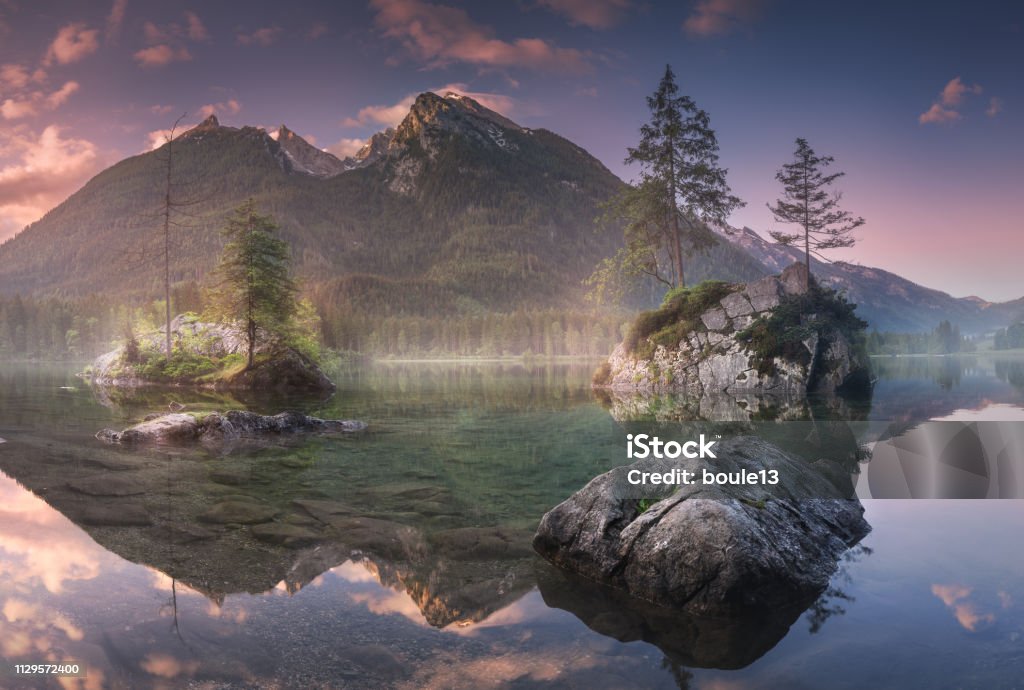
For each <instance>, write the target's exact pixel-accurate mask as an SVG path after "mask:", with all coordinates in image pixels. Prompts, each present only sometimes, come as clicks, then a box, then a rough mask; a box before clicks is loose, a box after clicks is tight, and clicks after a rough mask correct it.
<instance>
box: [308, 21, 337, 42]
mask: <svg viewBox="0 0 1024 690" xmlns="http://www.w3.org/2000/svg"><path fill="white" fill-rule="evenodd" d="M330 31H331V27H329V26H327V24H325V23H323V22H317V23H316V24H314V25H313V26H311V27H309V31H307V32H306V38H308V39H309V40H311V41H315V40H316V39H318V38H321V37H323V36H326V35H327V34H328V33H330Z"/></svg>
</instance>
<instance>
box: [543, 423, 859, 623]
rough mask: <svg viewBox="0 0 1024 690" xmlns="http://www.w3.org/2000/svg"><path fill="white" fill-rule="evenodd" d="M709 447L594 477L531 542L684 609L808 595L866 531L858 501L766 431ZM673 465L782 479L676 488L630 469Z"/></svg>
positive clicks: (743, 610) (745, 608)
mask: <svg viewBox="0 0 1024 690" xmlns="http://www.w3.org/2000/svg"><path fill="white" fill-rule="evenodd" d="M715 451H716V455H717V458H716V459H714V460H710V459H708V460H685V461H669V460H656V459H647V460H640V461H637V462H636V463H634V464H632V465H629V466H626V467H618V468H615V469H613V470H611V471H609V472H606V473H605V474H602V475H600V476H598V477H596V478H595V479H593V480H592V481H591V482H590V483H589V484H587V485H586V486H585V487H584V488H582V489H580V490H579V491H577V492H576V493H575V494H573V495H572V496H571V497H569V498H568V499H567V500H566V501H564V502H563V503H561V504H560V505H558V506H556V507H555V508H553V509H552V510H551V511H549V512H548V513H547V514H546V515H544V517H543V518H542V520H541V522H540V526H539V527H538V529H537V533H536V535H535V537H534V542H533V545H534V549H536V551H537V552H538V553H540V554H541V555H542V556H544V557H545V558H546V559H547V560H549V561H550V562H551V563H553V564H555V565H557V566H560V567H562V568H565V569H567V570H569V571H571V572H574V573H577V574H578V575H582V576H583V577H586V578H588V579H590V580H593V581H595V582H598V583H601V584H604V585H609V586H612V587H615V588H618V589H620V590H624V591H625V592H627V593H629V594H630V595H632V596H634V597H637V598H640V599H643V600H646V601H649V602H652V603H655V604H659V605H664V606H671V607H677V608H682V609H685V610H686V611H688V612H690V613H699V614H705V615H733V614H750V613H752V612H754V613H756V612H758V611H771V610H773V609H780V608H786V607H789V606H792V605H794V603H798V602H801V601H804V600H807V601H810V600H812V599H813V598H814V597H816V596H817V595H818V594H820V593H821V591H822V590H824V589H825V588H826V587H827V585H828V582H829V578H830V577H831V576H832V574H833V573H834V572H835V571H836V568H837V561H838V559H839V557H840V556H841V555H842V554H843V552H845V551H846V550H847V549H848V548H850V547H851V546H853V545H855V544H856V543H857V542H859V541H860V540H861V539H862V538H863V537H864V536H865V535H866V534H867V533H868V532H869V531H870V529H871V528H870V525H868V523H867V522H866V521H865V520H864V518H863V513H864V509H863V507H862V506H861V504H860V502H859V501H858V500H857V499H856V498H851V497H850V494H849V493H846V492H844V491H842V490H840V489H839V488H837V486H836V484H834V483H833V482H834V478H832V479H831V480H830V478H826V477H825V476H824V475H823V474H822V473H821V472H820V471H819V469H817V468H814V467H812V466H811V465H810V464H809V463H807V462H805V461H803V460H800V459H798V458H795V457H793V456H791V455H788V454H786V453H784V452H783V451H781V450H780V449H778V448H777V447H775V446H773V445H771V444H769V443H767V442H765V441H762V440H761V439H758V438H755V437H738V438H734V439H730V440H727V441H723V442H720V443H718V444H717V445H716V446H715ZM819 462H823V463H825V464H829V461H827V460H826V461H819ZM819 467H820V466H819ZM675 468H681V469H687V470H690V471H696V472H697V473H698V475H697V476H701V475H702V472H703V470H704V469H707V470H709V471H712V472H715V473H721V472H730V473H736V472H739V471H744V472H758V471H760V470H769V471H770V470H777V471H778V474H779V479H780V481H779V483H778V484H777V485H774V486H772V485H745V486H735V487H729V488H723V487H720V486H704V485H703V484H702V483H701V482H700V481H698V482H697V483H696V484H693V485H682V486H680V487H679V488H678V489H674V488H673V487H672V486H665V485H660V486H653V487H646V488H641V487H639V486H636V485H633V484H630V483H629V481H628V477H627V475H628V473H629V472H630V471H631V470H640V471H642V472H666V471H669V470H672V469H675ZM641 498H643V499H644V503H643V504H642V503H641ZM645 504H650V505H649V507H647V506H646V505H645ZM645 507H647V509H646V510H644V508H645Z"/></svg>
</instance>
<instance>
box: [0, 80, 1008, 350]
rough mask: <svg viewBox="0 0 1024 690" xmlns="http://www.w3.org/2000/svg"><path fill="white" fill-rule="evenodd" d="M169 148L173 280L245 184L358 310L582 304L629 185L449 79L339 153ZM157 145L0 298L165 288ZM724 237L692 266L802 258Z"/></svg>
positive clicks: (73, 200)
mask: <svg viewBox="0 0 1024 690" xmlns="http://www.w3.org/2000/svg"><path fill="white" fill-rule="evenodd" d="M174 147H175V149H174V160H175V190H176V193H178V194H181V195H182V196H183V197H186V198H190V199H192V203H190V204H189V205H188V207H187V209H186V210H185V211H183V213H182V214H181V216H180V217H179V218H177V219H176V225H175V231H174V245H175V246H174V251H173V265H172V279H173V280H174V281H176V282H183V281H198V282H202V281H203V280H204V279H205V278H206V276H207V275H208V273H209V271H210V270H211V269H212V268H213V266H214V264H215V262H216V258H217V256H218V255H219V253H220V249H221V242H222V240H221V237H220V233H219V228H220V227H222V225H223V223H224V220H225V218H226V217H227V216H228V215H229V214H230V212H231V210H232V209H233V208H234V207H236V206H237V205H239V204H240V203H241V202H243V201H244V200H245V199H247V198H248V197H250V196H251V197H254V198H256V199H257V203H258V205H259V206H260V208H261V209H262V210H263V211H265V212H268V213H271V214H272V215H273V216H274V217H275V218H276V219H277V220H278V222H279V223H280V225H281V228H282V233H283V235H284V236H285V238H286V239H287V240H288V241H289V242H290V244H291V246H292V253H293V258H294V263H295V268H296V270H297V273H298V274H299V276H300V278H301V279H302V280H303V282H304V284H305V285H306V286H307V288H308V289H309V291H310V292H311V293H313V294H315V295H316V296H317V298H318V299H321V300H325V301H329V302H331V303H332V304H335V305H339V304H340V305H343V306H344V309H345V310H347V311H351V312H352V313H373V314H375V315H388V314H392V315H427V316H435V315H445V314H456V313H461V314H466V313H480V312H486V311H495V310H497V311H506V312H507V311H511V310H515V309H519V308H527V309H529V308H564V307H573V306H577V305H579V304H581V303H582V296H583V294H584V287H583V286H582V281H583V279H584V278H586V277H587V276H588V275H589V274H590V272H591V271H592V270H593V268H594V267H595V265H596V264H597V263H598V262H599V261H600V260H601V259H603V258H604V257H607V256H609V255H611V254H612V253H613V252H614V251H615V249H616V248H617V247H618V246H619V245H620V243H621V233H620V232H619V231H618V230H617V229H615V228H613V227H595V224H594V219H595V218H596V217H597V216H599V215H600V214H601V204H602V202H603V201H605V200H606V199H608V198H609V197H610V196H612V195H613V194H614V193H616V192H617V191H618V190H620V189H621V188H622V185H623V184H624V183H623V182H622V181H621V180H619V179H618V178H617V177H616V176H615V175H614V174H612V173H611V172H610V171H609V170H608V169H607V168H606V167H605V166H604V165H603V164H602V163H601V162H600V161H598V160H597V159H596V158H594V157H593V156H592V155H590V154H589V153H588V152H587V151H585V150H584V149H582V148H581V147H579V146H577V145H576V144H574V143H572V142H570V141H569V140H567V139H565V138H563V137H561V136H559V135H557V134H554V133H553V132H550V131H547V130H544V129H530V128H526V127H522V126H520V125H518V124H516V123H515V122H513V121H512V120H510V119H509V118H507V117H505V116H504V115H502V114H500V113H497V112H495V111H493V110H490V109H488V108H486V107H484V106H483V105H481V104H480V103H478V102H476V101H475V100H473V99H471V98H468V97H466V96H461V95H459V94H455V93H448V94H445V95H438V94H434V93H430V92H427V93H423V94H421V95H420V96H419V97H417V98H416V99H415V102H414V103H413V105H412V106H411V107H410V110H409V112H408V114H407V115H406V117H405V118H404V119H403V120H402V122H401V123H400V124H399V125H398V126H396V127H394V128H389V129H387V130H385V131H383V132H379V133H378V134H375V135H374V136H372V137H371V138H370V139H369V140H368V141H367V143H366V144H365V145H364V147H363V148H362V149H361V150H360V151H359V152H358V153H356V154H355V155H354V156H351V157H348V158H345V159H340V158H338V157H336V156H334V155H333V154H331V153H329V152H327V151H323V150H321V149H319V148H317V147H315V146H313V145H312V144H310V143H309V142H307V141H306V140H304V139H303V138H302V137H300V136H299V135H298V134H296V133H295V132H294V131H292V130H290V129H289V128H288V127H286V126H284V125H281V127H279V128H278V129H277V130H276V131H275V132H273V133H272V134H271V133H268V132H266V131H265V130H263V129H260V128H256V127H246V126H243V127H228V126H224V125H222V124H221V123H220V122H219V121H218V120H217V118H216V117H215V116H211V117H209V118H207V119H206V120H205V121H203V122H202V123H200V124H199V125H198V126H196V127H194V128H193V129H191V130H189V131H188V132H186V133H184V134H183V135H181V136H180V137H179V138H178V139H177V140H175V142H174ZM162 151H163V149H161V150H158V151H154V152H148V153H145V154H141V155H138V156H133V157H131V158H128V159H125V160H123V161H121V162H119V163H117V164H115V165H113V166H111V167H110V168H108V169H107V170H104V171H103V172H101V173H100V174H98V175H97V176H96V177H94V178H93V179H92V180H90V181H89V182H88V183H87V184H86V185H85V186H84V187H83V188H82V189H80V190H79V191H78V192H76V193H75V194H73V195H72V196H71V197H69V198H68V199H67V200H66V201H65V202H63V203H62V204H60V205H59V206H57V207H56V208H54V209H53V210H51V211H50V212H49V213H47V214H46V215H45V216H44V217H43V218H42V219H40V220H39V221H37V222H36V223H33V224H32V225H30V226H29V227H28V228H26V229H25V230H24V231H23V232H21V233H19V234H18V235H17V236H15V237H14V238H12V239H10V240H8V241H7V242H5V243H4V244H3V245H0V294H4V293H6V294H10V293H27V294H35V295H62V296H72V297H73V296H81V295H87V294H91V293H107V294H113V295H123V296H125V297H134V298H147V297H148V298H150V299H152V298H154V297H156V296H157V295H159V294H160V289H159V285H160V278H159V275H158V272H157V271H156V270H155V268H156V266H157V262H156V261H155V260H154V259H155V258H156V257H155V256H154V255H153V252H151V251H149V250H150V249H151V246H152V245H153V244H155V243H156V242H157V241H158V238H159V228H160V223H159V215H158V213H157V211H158V209H159V208H160V203H161V199H162V195H163V187H164V183H163V180H164V176H165V173H166V171H165V168H164V164H163V162H162V161H163V159H162V155H163V154H162ZM722 236H723V238H724V239H726V240H727V241H726V242H723V243H720V244H719V246H717V247H715V248H714V249H712V250H711V251H710V252H708V253H706V254H704V255H701V256H698V257H694V258H693V259H691V260H690V264H689V266H688V269H689V270H688V277H689V278H690V279H691V280H694V281H698V280H702V279H706V278H718V279H723V280H729V281H747V280H752V279H756V278H758V277H761V276H763V275H766V274H769V273H779V272H781V270H782V269H783V268H784V267H785V266H786V265H788V264H789V263H792V262H793V261H794V260H796V259H798V258H799V257H798V252H796V251H795V250H793V249H790V248H786V247H780V246H779V245H774V244H771V243H769V242H766V241H765V240H763V239H762V238H760V236H758V235H757V234H756V233H754V232H753V231H751V230H749V229H744V230H741V231H737V232H736V233H735V234H731V235H730V234H723V235H722ZM813 268H814V271H815V272H816V274H818V275H820V276H822V277H823V279H824V280H826V281H827V282H829V283H830V284H833V285H835V286H837V287H840V288H843V289H845V290H846V291H847V293H848V294H849V296H850V297H851V298H852V299H853V300H854V301H857V302H859V303H860V305H861V309H860V313H861V314H862V315H863V316H864V317H865V318H867V319H868V320H869V321H871V322H872V325H873V326H875V327H877V328H879V329H880V330H904V331H921V330H931V329H933V328H934V327H935V325H936V324H937V323H938V322H939V321H940V320H942V319H949V320H951V321H954V322H956V323H958V324H959V325H960V326H961V328H962V329H963V330H964V331H965V332H981V331H986V330H991V329H993V328H997V327H1000V326H1005V325H1006V324H1007V323H1009V322H1010V321H1011V320H1012V318H1013V316H1014V315H1015V314H1014V312H1015V311H1017V310H1018V309H1019V310H1020V311H1022V312H1024V300H1019V301H1018V302H1019V304H1018V303H1017V302H1013V303H1006V304H990V303H987V302H985V301H983V300H980V299H970V298H967V299H956V298H953V297H950V296H949V295H946V294H945V293H942V292H939V291H936V290H929V289H927V288H923V287H921V286H919V285H916V284H914V283H912V282H910V281H907V280H905V279H902V278H900V277H899V276H896V275H894V274H891V273H888V272H886V271H882V270H880V269H869V268H865V267H860V266H853V265H850V264H841V263H835V264H824V263H820V262H817V263H815V265H814V267H813ZM657 299H658V295H656V294H654V292H652V293H651V295H650V300H651V301H652V302H653V301H657Z"/></svg>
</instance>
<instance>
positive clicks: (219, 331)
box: [88, 314, 334, 392]
mask: <svg viewBox="0 0 1024 690" xmlns="http://www.w3.org/2000/svg"><path fill="white" fill-rule="evenodd" d="M171 338H172V340H173V342H174V350H175V353H179V352H180V353H183V354H184V355H186V356H189V357H193V358H202V359H206V360H209V365H210V367H211V368H215V366H216V365H215V363H220V364H221V365H223V363H224V362H226V361H228V360H227V358H228V357H231V356H235V357H236V358H239V360H238V361H239V362H242V361H243V360H241V359H240V358H241V357H243V356H244V355H245V353H246V349H247V341H246V336H245V334H244V333H243V332H242V330H241V329H239V328H237V327H235V326H233V325H230V324H222V323H208V322H203V321H199V320H198V318H196V317H195V316H194V315H188V314H182V315H180V316H177V317H175V319H174V320H173V321H171ZM163 339H164V334H163V331H162V330H160V331H152V332H149V333H144V334H141V335H139V336H138V349H139V350H140V351H141V352H149V353H161V352H162V351H163ZM256 354H257V361H256V364H255V366H253V368H251V369H245V370H242V369H241V368H239V369H238V371H237V372H234V373H232V374H231V375H230V376H218V377H212V378H211V377H208V376H205V374H210V373H211V371H205V372H204V371H201V370H200V371H197V372H195V373H193V374H183V375H180V376H177V377H171V378H170V379H168V378H167V377H163V378H160V379H154V378H153V377H151V376H149V375H148V374H147V371H146V368H145V366H144V362H143V361H142V360H143V359H144V357H141V356H140V357H136V358H135V359H132V358H131V357H129V356H128V353H127V349H126V347H125V346H123V345H122V346H121V347H118V348H117V349H115V350H112V351H110V352H107V353H106V354H103V355H101V356H100V357H98V358H97V359H96V361H95V362H93V364H92V367H91V371H90V372H89V374H88V376H89V379H90V380H91V382H92V383H94V384H96V385H98V386H101V387H138V386H148V385H188V386H198V387H203V388H215V389H220V390H229V389H245V390H258V391H293V390H307V391H320V392H330V391H333V390H334V383H333V382H332V381H331V380H330V379H329V378H328V377H327V375H326V374H324V372H323V371H322V370H321V369H320V367H319V366H318V365H317V364H316V362H314V361H313V360H311V359H310V358H309V357H307V356H306V355H304V354H303V353H301V352H299V351H298V350H296V349H294V348H292V347H289V346H287V345H285V344H283V343H280V342H275V341H273V340H272V339H264V340H263V341H262V342H260V343H259V344H258V345H257V347H256Z"/></svg>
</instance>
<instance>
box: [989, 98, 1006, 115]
mask: <svg viewBox="0 0 1024 690" xmlns="http://www.w3.org/2000/svg"><path fill="white" fill-rule="evenodd" d="M1001 112H1003V99H1002V98H997V97H996V96H993V97H992V98H990V99H989V101H988V108H986V109H985V114H986V115H988V116H989V117H995V116H996V115H998V114H999V113H1001Z"/></svg>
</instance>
